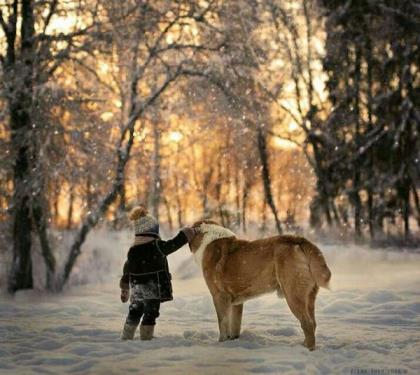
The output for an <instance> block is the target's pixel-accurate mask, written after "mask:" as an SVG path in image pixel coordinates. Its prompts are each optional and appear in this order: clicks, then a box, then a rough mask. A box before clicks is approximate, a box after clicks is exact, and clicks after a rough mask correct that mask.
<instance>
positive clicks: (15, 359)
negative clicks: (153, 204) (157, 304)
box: [0, 238, 420, 375]
mask: <svg viewBox="0 0 420 375" xmlns="http://www.w3.org/2000/svg"><path fill="white" fill-rule="evenodd" d="M105 243H107V241H105V240H104V241H103V243H102V244H101V245H100V246H103V247H104V248H105V247H106V245H105ZM109 243H110V244H112V243H113V241H109ZM114 243H115V238H114ZM96 244H98V242H96ZM109 246H111V245H109ZM111 247H113V248H112V249H109V251H110V252H112V256H108V255H107V257H106V259H107V261H106V262H105V263H106V264H107V267H108V268H106V269H107V270H108V271H107V274H106V275H105V276H104V275H102V276H103V277H101V280H102V282H101V283H97V282H96V283H94V282H93V281H92V280H93V279H94V277H96V276H92V275H96V273H97V271H95V272H93V270H94V261H95V257H98V249H96V250H95V249H93V250H92V249H91V250H92V251H93V252H94V251H96V255H95V254H94V256H93V257H90V258H89V256H90V255H86V258H85V259H84V262H82V261H81V262H80V263H81V266H80V267H79V268H78V269H76V272H75V275H74V278H73V283H75V282H76V281H81V280H82V281H87V282H89V283H88V284H86V285H83V286H73V287H71V288H69V289H68V290H67V291H66V292H65V293H64V294H62V295H60V296H58V295H47V294H44V293H41V292H34V291H31V292H20V293H18V294H17V295H16V297H15V298H14V299H10V298H8V297H6V296H4V295H3V296H2V297H0V298H1V300H0V373H1V374H25V375H26V374H66V373H69V374H126V373H133V374H219V375H220V374H246V373H249V374H258V373H272V374H279V373H287V374H296V373H302V374H329V373H331V374H341V373H348V374H351V373H352V374H362V373H363V374H369V373H370V374H373V373H375V374H378V373H381V374H395V373H396V374H401V373H409V374H418V373H420V356H419V353H420V288H419V286H420V283H419V281H420V255H418V254H410V253H405V252H389V251H387V252H385V251H378V250H375V251H374V250H367V249H363V248H358V247H355V246H349V247H347V246H341V247H335V246H332V245H328V246H321V248H322V249H323V251H324V253H325V255H326V258H327V261H328V264H329V266H330V268H331V270H332V273H333V279H332V287H333V289H332V291H327V290H321V292H320V294H319V296H318V299H317V306H316V311H317V321H318V329H317V350H315V351H314V352H309V351H308V350H306V349H305V348H304V347H303V346H302V345H301V342H302V341H303V334H302V332H301V329H300V326H299V324H298V322H297V321H296V319H295V318H294V317H293V315H292V314H291V313H290V311H289V309H288V307H287V305H286V303H285V300H281V299H278V298H277V297H276V296H275V295H267V296H263V297H261V298H259V299H256V300H253V301H249V302H247V303H246V304H245V309H244V320H243V333H242V336H241V337H240V339H239V340H235V341H231V342H224V343H219V342H217V337H218V331H217V323H216V316H215V312H214V308H213V305H212V302H211V299H210V295H209V293H208V291H207V289H206V286H205V284H204V281H203V280H202V278H201V276H200V272H199V270H198V268H197V266H196V265H195V264H194V263H193V262H192V261H191V258H190V256H189V251H188V249H187V248H184V249H181V250H180V251H179V252H177V253H175V254H173V255H172V256H171V257H170V263H171V269H172V273H173V275H174V294H175V300H174V301H173V302H169V303H165V304H163V305H162V309H161V317H160V318H159V320H158V325H157V328H156V338H155V339H154V340H152V341H151V342H141V341H139V340H136V341H133V342H121V341H119V334H120V330H121V328H122V325H123V321H124V319H125V315H126V312H127V308H128V306H127V305H126V304H122V303H121V302H120V301H119V290H118V278H117V276H118V273H119V272H121V271H120V266H121V265H122V263H123V260H124V252H123V251H122V250H120V249H118V248H115V246H114V245H113V246H111ZM118 247H119V246H118ZM121 247H122V246H121ZM121 247H120V248H121ZM91 248H92V246H91ZM103 251H104V254H105V253H106V254H108V253H107V251H108V250H106V249H105V250H103ZM92 254H93V253H92ZM92 254H91V255H92ZM99 254H100V252H99ZM82 260H83V259H82ZM96 260H97V261H98V263H100V264H102V263H103V262H100V261H99V260H98V259H96ZM83 264H87V265H89V264H90V266H89V267H91V268H90V270H91V272H89V268H86V267H87V266H82V265H83ZM84 267H85V268H84ZM83 275H84V276H83ZM89 275H90V276H91V278H90V277H89ZM378 371H383V372H378Z"/></svg>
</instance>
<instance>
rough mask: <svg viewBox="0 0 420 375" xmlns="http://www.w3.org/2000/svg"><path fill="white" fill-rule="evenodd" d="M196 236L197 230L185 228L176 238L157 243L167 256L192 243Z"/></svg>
mask: <svg viewBox="0 0 420 375" xmlns="http://www.w3.org/2000/svg"><path fill="white" fill-rule="evenodd" d="M195 234H196V230H195V228H190V227H186V228H183V229H181V230H180V231H179V233H178V234H177V235H176V236H175V237H174V238H172V239H170V240H168V241H163V240H158V241H157V243H158V246H159V250H160V251H161V252H162V253H163V254H165V255H169V254H172V253H173V252H175V251H177V250H178V249H180V248H181V247H182V246H184V245H185V244H186V243H187V242H190V241H191V240H192V239H193V238H194V236H195Z"/></svg>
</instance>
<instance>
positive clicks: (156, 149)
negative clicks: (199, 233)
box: [150, 121, 162, 221]
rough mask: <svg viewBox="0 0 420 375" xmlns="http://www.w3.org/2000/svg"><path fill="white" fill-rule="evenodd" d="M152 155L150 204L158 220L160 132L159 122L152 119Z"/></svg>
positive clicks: (160, 190) (160, 189)
mask: <svg viewBox="0 0 420 375" xmlns="http://www.w3.org/2000/svg"><path fill="white" fill-rule="evenodd" d="M152 126H153V157H152V186H151V196H150V205H151V206H152V213H153V216H154V217H155V218H156V220H158V221H159V205H160V199H161V192H162V186H161V183H162V181H161V178H160V158H161V156H160V132H159V124H158V122H157V121H153V124H152Z"/></svg>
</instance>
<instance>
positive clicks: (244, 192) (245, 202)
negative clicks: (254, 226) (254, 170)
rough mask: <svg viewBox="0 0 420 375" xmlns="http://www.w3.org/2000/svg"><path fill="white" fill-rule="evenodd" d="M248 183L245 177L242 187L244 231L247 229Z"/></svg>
mask: <svg viewBox="0 0 420 375" xmlns="http://www.w3.org/2000/svg"><path fill="white" fill-rule="evenodd" d="M245 173H246V172H245ZM249 188H250V186H249V184H248V183H247V179H246V177H245V183H244V186H243V188H242V230H243V231H244V233H246V231H247V206H248V197H249Z"/></svg>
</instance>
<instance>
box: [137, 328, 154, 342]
mask: <svg viewBox="0 0 420 375" xmlns="http://www.w3.org/2000/svg"><path fill="white" fill-rule="evenodd" d="M154 330H155V326H146V325H141V326H140V340H151V339H152V337H153V331H154Z"/></svg>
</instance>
